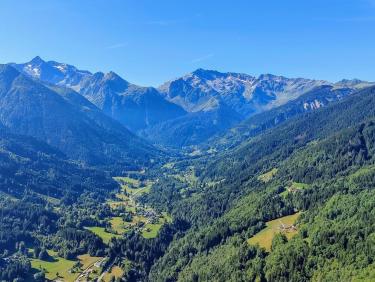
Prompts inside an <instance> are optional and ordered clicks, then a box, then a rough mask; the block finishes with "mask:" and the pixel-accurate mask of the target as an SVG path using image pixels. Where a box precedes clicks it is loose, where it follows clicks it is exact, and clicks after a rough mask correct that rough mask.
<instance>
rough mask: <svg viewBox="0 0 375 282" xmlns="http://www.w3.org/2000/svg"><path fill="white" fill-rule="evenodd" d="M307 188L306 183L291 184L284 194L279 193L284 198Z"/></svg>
mask: <svg viewBox="0 0 375 282" xmlns="http://www.w3.org/2000/svg"><path fill="white" fill-rule="evenodd" d="M308 187H309V184H306V183H300V182H292V184H290V186H289V187H287V188H286V190H285V191H284V192H281V193H280V195H281V196H283V197H285V196H286V195H288V194H289V193H295V192H299V191H301V190H303V189H306V188H308Z"/></svg>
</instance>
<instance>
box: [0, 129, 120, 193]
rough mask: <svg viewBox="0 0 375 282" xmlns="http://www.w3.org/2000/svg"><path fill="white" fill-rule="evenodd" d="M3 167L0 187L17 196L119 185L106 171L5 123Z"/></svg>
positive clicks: (0, 148)
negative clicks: (85, 165)
mask: <svg viewBox="0 0 375 282" xmlns="http://www.w3.org/2000/svg"><path fill="white" fill-rule="evenodd" d="M0 171H1V174H0V190H1V191H2V192H5V193H6V194H9V195H12V196H15V197H22V195H23V194H24V193H25V192H27V191H32V192H36V193H39V194H42V195H44V196H49V197H54V198H62V197H63V196H67V197H69V196H70V197H71V196H77V195H79V194H81V193H83V192H84V191H85V190H86V191H87V190H88V191H95V190H99V191H100V190H106V191H109V190H113V189H115V188H116V187H117V184H116V182H114V181H113V180H112V179H111V178H109V177H108V176H107V175H106V174H104V173H103V172H100V171H97V170H94V169H88V168H81V167H79V166H78V165H77V164H74V163H72V162H70V161H68V159H67V157H66V156H65V155H64V154H63V153H61V152H60V151H58V150H56V149H54V148H52V147H50V146H49V145H47V144H46V143H43V142H40V141H37V140H35V139H34V138H30V137H28V136H20V135H15V134H12V133H10V132H9V130H7V129H6V128H5V127H3V126H1V125H0Z"/></svg>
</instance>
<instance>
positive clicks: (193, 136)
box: [141, 104, 242, 147]
mask: <svg viewBox="0 0 375 282" xmlns="http://www.w3.org/2000/svg"><path fill="white" fill-rule="evenodd" d="M241 120H242V116H241V115H239V114H238V113H237V112H235V111H233V110H232V109H231V108H229V107H228V106H226V105H225V104H224V105H220V106H217V107H213V108H212V109H210V110H207V109H205V110H203V111H198V112H193V113H189V114H187V115H185V116H182V117H179V118H176V119H173V120H168V121H166V122H162V123H159V124H156V125H154V126H151V127H148V128H147V129H146V130H144V131H143V132H142V133H141V135H142V136H144V137H145V138H148V139H151V140H153V141H154V142H155V143H158V144H163V145H168V146H174V147H183V146H189V145H194V144H200V143H202V142H205V141H206V140H207V139H209V138H210V137H211V136H213V135H215V134H217V133H218V132H224V131H225V130H226V129H228V128H230V127H232V126H235V125H236V124H238V123H239V122H240V121H241Z"/></svg>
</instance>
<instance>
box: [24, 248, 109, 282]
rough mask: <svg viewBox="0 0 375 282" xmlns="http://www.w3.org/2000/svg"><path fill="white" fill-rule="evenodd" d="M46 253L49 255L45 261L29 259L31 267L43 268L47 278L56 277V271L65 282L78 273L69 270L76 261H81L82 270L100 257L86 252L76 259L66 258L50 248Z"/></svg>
mask: <svg viewBox="0 0 375 282" xmlns="http://www.w3.org/2000/svg"><path fill="white" fill-rule="evenodd" d="M48 254H49V255H50V258H49V259H48V260H47V261H44V260H40V259H34V258H33V259H31V266H32V268H34V269H36V270H41V269H44V270H45V273H46V278H47V279H49V280H53V279H56V278H57V275H56V274H57V273H58V274H59V278H60V279H62V280H63V281H66V282H71V281H74V280H75V279H76V278H77V277H78V275H79V274H80V272H76V273H70V272H69V270H70V269H72V268H73V266H74V265H75V264H76V263H77V261H80V262H81V264H82V267H81V269H82V270H84V269H86V268H88V267H89V266H91V265H92V264H94V263H95V262H97V261H98V260H100V259H102V258H101V257H91V256H90V255H88V254H86V255H80V256H78V259H77V260H67V259H64V258H61V257H59V256H58V255H57V253H56V252H54V251H52V250H48Z"/></svg>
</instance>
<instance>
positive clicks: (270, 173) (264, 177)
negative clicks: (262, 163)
mask: <svg viewBox="0 0 375 282" xmlns="http://www.w3.org/2000/svg"><path fill="white" fill-rule="evenodd" d="M277 171H278V169H277V168H273V169H271V170H270V171H267V172H266V173H263V174H261V175H259V176H258V180H260V181H262V182H264V183H267V182H269V181H270V180H271V179H272V178H273V177H274V176H275V174H276V173H277Z"/></svg>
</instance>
